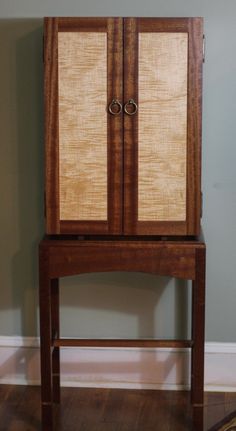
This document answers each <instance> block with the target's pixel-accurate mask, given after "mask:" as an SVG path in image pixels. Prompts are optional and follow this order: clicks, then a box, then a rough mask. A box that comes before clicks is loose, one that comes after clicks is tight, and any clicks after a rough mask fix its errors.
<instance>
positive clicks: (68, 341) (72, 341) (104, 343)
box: [53, 338, 192, 349]
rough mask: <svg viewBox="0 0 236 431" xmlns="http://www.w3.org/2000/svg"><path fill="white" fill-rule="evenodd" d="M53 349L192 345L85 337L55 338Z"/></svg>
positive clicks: (152, 340) (185, 341)
mask: <svg viewBox="0 0 236 431" xmlns="http://www.w3.org/2000/svg"><path fill="white" fill-rule="evenodd" d="M53 346H54V349H55V348H58V347H61V346H65V347H73V346H76V347H152V348H153V347H173V348H187V347H191V346H192V341H191V340H164V339H163V340H155V339H123V338H122V339H117V338H115V339H110V338H109V339H105V338H104V339H85V338H56V339H54V341H53Z"/></svg>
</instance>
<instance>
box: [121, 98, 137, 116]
mask: <svg viewBox="0 0 236 431" xmlns="http://www.w3.org/2000/svg"><path fill="white" fill-rule="evenodd" d="M129 106H132V110H131V111H130V110H128V109H130V108H129ZM137 110H138V105H137V103H135V101H134V99H129V100H128V102H127V103H126V104H125V106H124V111H125V113H126V114H128V115H134V114H136V112H137Z"/></svg>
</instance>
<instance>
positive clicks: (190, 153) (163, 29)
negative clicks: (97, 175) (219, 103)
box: [124, 18, 203, 236]
mask: <svg viewBox="0 0 236 431" xmlns="http://www.w3.org/2000/svg"><path fill="white" fill-rule="evenodd" d="M124 22H125V28H124V38H125V39H124V40H125V51H124V60H125V64H124V72H125V76H126V80H125V81H126V85H125V87H124V88H125V90H124V92H125V94H127V96H128V97H129V98H134V99H135V100H136V101H138V103H139V97H140V94H139V89H138V86H137V69H136V68H137V67H138V63H139V50H138V41H139V33H142V34H143V33H145V34H146V35H147V36H148V34H149V33H152V34H153V33H154V34H160V33H168V34H170V35H171V34H173V33H174V34H176V33H179V34H180V36H181V35H183V34H187V35H188V59H187V61H188V76H187V114H186V115H187V133H186V134H187V139H186V141H187V151H186V153H185V157H186V165H187V166H186V180H187V181H186V183H185V184H186V190H185V193H186V199H185V204H186V208H185V212H186V216H185V217H181V218H184V219H183V220H182V221H181V220H175V219H173V220H161V221H160V220H157V219H154V220H151V219H149V220H139V219H138V198H139V191H138V182H139V175H140V172H139V168H138V158H139V156H138V152H139V145H138V135H139V132H138V129H139V127H140V125H139V121H138V116H137V115H136V116H135V115H134V116H133V118H132V117H130V118H127V119H126V118H125V131H124V135H125V140H124V145H125V148H124V154H125V157H124V166H125V173H124V184H125V186H124V188H125V189H124V192H125V198H124V214H125V221H124V227H125V228H124V233H125V235H189V236H190V235H198V234H199V232H200V209H201V92H202V35H203V20H202V18H126V19H125V20H124ZM150 51H151V49H150ZM149 55H150V54H149ZM129 70H130V72H129ZM135 81H136V83H135ZM152 127H154V126H152ZM126 133H127V137H126ZM167 163H168V162H167ZM148 175H149V172H148ZM182 184H183V183H182ZM183 201H184V200H183ZM147 202H148V199H147ZM145 205H146V208H148V203H145ZM154 215H155V214H154Z"/></svg>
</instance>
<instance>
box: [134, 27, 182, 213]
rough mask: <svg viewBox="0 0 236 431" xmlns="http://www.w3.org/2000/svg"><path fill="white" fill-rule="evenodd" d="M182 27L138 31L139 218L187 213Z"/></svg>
mask: <svg viewBox="0 0 236 431" xmlns="http://www.w3.org/2000/svg"><path fill="white" fill-rule="evenodd" d="M187 68H188V34H187V33H170V32H168V33H166V32H162V33H150V32H149V33H139V74H138V77H139V78H138V79H139V111H138V117H139V130H138V145H139V147H138V148H139V151H138V172H139V176H138V220H143V221H148V220H150V221H155V220H158V221H184V220H185V219H186V155H187V72H188V71H187Z"/></svg>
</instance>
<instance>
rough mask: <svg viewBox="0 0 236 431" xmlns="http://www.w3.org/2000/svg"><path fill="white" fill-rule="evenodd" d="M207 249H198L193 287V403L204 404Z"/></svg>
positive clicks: (195, 404)
mask: <svg viewBox="0 0 236 431" xmlns="http://www.w3.org/2000/svg"><path fill="white" fill-rule="evenodd" d="M205 254H206V251H205V248H198V249H196V278H195V281H194V282H193V287H192V340H193V347H192V356H191V401H192V404H193V405H194V406H202V405H203V402H204V332H205V259H206V257H205Z"/></svg>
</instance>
